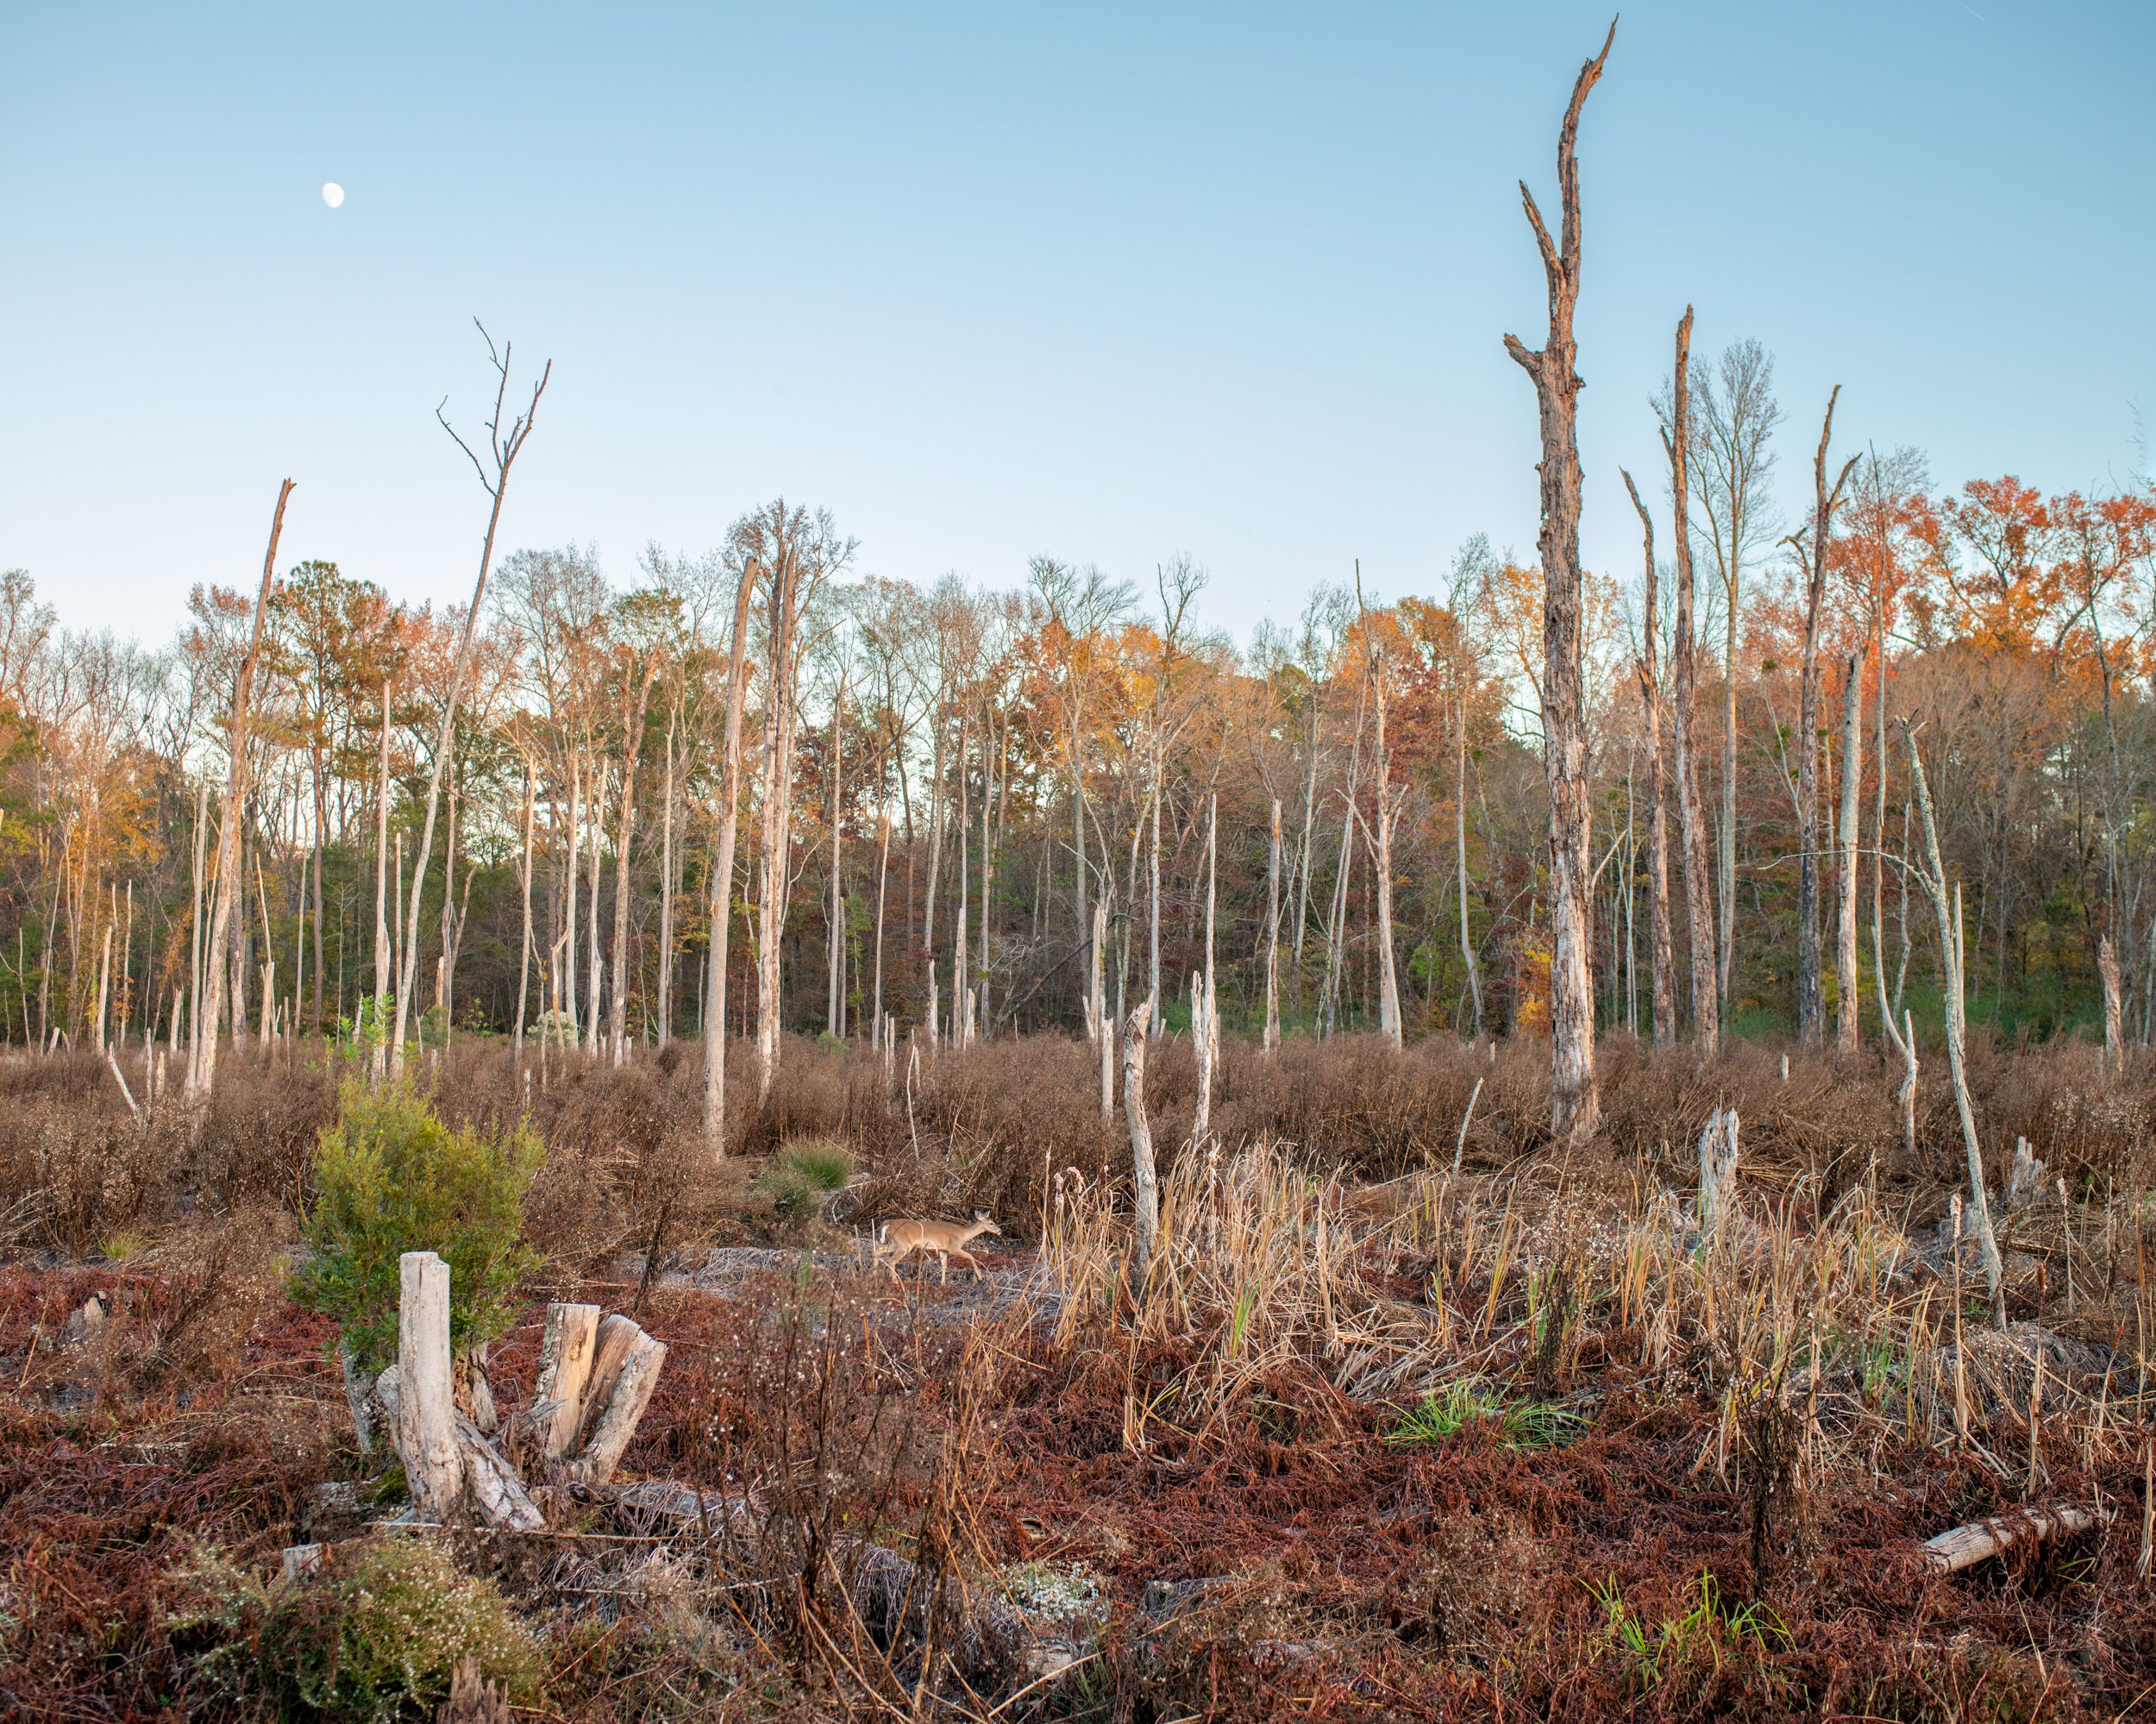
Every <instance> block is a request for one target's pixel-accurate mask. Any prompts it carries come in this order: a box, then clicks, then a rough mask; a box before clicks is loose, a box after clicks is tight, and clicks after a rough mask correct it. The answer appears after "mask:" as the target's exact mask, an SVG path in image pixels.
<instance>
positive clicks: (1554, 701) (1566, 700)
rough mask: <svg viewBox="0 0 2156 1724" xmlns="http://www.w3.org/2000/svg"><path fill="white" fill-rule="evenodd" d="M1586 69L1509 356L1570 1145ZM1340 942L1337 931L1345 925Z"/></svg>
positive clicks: (1577, 902) (1575, 1020)
mask: <svg viewBox="0 0 2156 1724" xmlns="http://www.w3.org/2000/svg"><path fill="white" fill-rule="evenodd" d="M1616 34H1617V26H1616V25H1615V24H1614V22H1613V23H1612V24H1611V25H1610V27H1609V37H1608V39H1605V41H1603V43H1602V48H1601V53H1598V54H1596V55H1595V58H1594V59H1592V60H1589V61H1588V62H1587V64H1586V65H1585V66H1582V67H1581V68H1580V74H1579V77H1578V78H1577V79H1576V80H1575V81H1574V83H1573V85H1572V99H1571V101H1570V103H1569V104H1568V105H1567V106H1566V108H1565V110H1564V127H1563V129H1561V130H1560V131H1559V133H1558V135H1557V187H1558V196H1559V199H1560V203H1561V210H1560V216H1561V224H1560V227H1559V229H1558V233H1559V237H1558V238H1557V239H1556V240H1554V241H1553V240H1552V239H1551V235H1550V230H1549V229H1548V228H1547V227H1546V226H1545V225H1544V223H1543V220H1542V212H1541V211H1540V210H1538V209H1537V208H1536V207H1535V201H1534V197H1533V196H1532V194H1531V193H1530V192H1529V191H1528V190H1527V187H1526V182H1525V181H1522V182H1521V184H1520V201H1521V203H1522V204H1523V205H1524V206H1525V207H1526V215H1527V221H1528V223H1529V225H1530V226H1532V228H1533V229H1534V235H1535V243H1536V245H1537V247H1538V248H1539V249H1540V251H1541V254H1542V267H1543V273H1544V275H1545V278H1546V279H1547V282H1548V286H1549V291H1550V332H1549V338H1548V339H1547V340H1546V341H1545V342H1544V343H1543V346H1542V348H1541V349H1540V350H1539V352H1538V351H1532V350H1531V349H1529V348H1527V347H1526V345H1525V344H1523V343H1522V342H1520V340H1519V339H1518V337H1516V336H1514V335H1507V336H1506V337H1505V348H1506V351H1507V353H1509V354H1511V355H1512V357H1513V359H1514V361H1516V362H1517V363H1518V364H1519V366H1520V368H1521V369H1522V370H1524V371H1525V372H1526V373H1527V374H1528V376H1529V377H1530V378H1531V379H1532V380H1533V383H1534V388H1535V401H1536V406H1537V410H1538V412H1539V417H1540V430H1541V442H1542V461H1541V466H1540V477H1541V502H1542V531H1541V536H1540V539H1539V545H1540V549H1541V552H1542V570H1543V597H1542V656H1543V666H1544V669H1543V686H1542V737H1543V767H1544V771H1545V776H1546V778H1547V780H1548V782H1549V789H1550V887H1549V905H1550V912H1549V913H1550V1130H1551V1135H1552V1136H1553V1137H1556V1138H1558V1139H1560V1140H1561V1141H1563V1142H1566V1143H1579V1142H1583V1141H1584V1140H1585V1139H1586V1138H1590V1137H1592V1136H1593V1135H1594V1133H1595V1128H1596V1126H1597V1125H1599V1124H1600V1123H1601V1105H1600V1102H1599V1100H1598V1099H1597V1096H1596V1094H1595V988H1594V980H1593V977H1592V975H1590V973H1589V928H1588V914H1589V896H1590V894H1591V893H1592V892H1593V890H1594V887H1593V877H1594V871H1593V864H1592V862H1591V860H1590V859H1589V855H1588V828H1589V820H1590V818H1591V816H1592V812H1593V811H1592V805H1591V803H1590V801H1589V793H1588V734H1587V692H1586V684H1585V680H1584V671H1583V653H1582V650H1581V646H1580V641H1581V629H1582V621H1581V613H1582V593H1583V586H1582V571H1581V567H1580V448H1579V438H1578V435H1577V416H1578V396H1579V388H1580V378H1579V373H1578V370H1577V368H1576V367H1577V360H1578V348H1577V346H1576V343H1575V342H1574V341H1573V336H1572V325H1573V313H1574V310H1575V309H1576V306H1577V305H1578V303H1579V294H1580V187H1579V167H1578V163H1577V161H1576V157H1575V154H1574V150H1575V145H1576V141H1577V140H1578V136H1579V126H1580V110H1581V108H1582V107H1583V105H1584V104H1585V103H1586V101H1587V94H1588V91H1590V90H1592V89H1593V88H1594V87H1595V80H1596V79H1597V78H1601V75H1602V65H1603V62H1604V61H1605V60H1608V58H1609V47H1610V41H1613V40H1614V38H1615V36H1616ZM1335 931H1336V937H1337V933H1338V924H1337V923H1336V925H1335Z"/></svg>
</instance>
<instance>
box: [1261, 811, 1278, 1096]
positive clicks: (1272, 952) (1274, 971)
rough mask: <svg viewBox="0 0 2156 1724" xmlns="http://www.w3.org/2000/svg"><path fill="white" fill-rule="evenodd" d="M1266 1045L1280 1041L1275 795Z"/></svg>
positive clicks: (1268, 870) (1268, 886)
mask: <svg viewBox="0 0 2156 1724" xmlns="http://www.w3.org/2000/svg"><path fill="white" fill-rule="evenodd" d="M1263 1044H1264V1048H1265V1050H1266V1052H1268V1053H1270V1052H1271V1051H1272V1050H1274V1049H1275V1048H1277V1047H1278V1046H1279V1045H1280V798H1278V797H1277V796H1275V798H1273V825H1272V840H1271V844H1270V847H1269V849H1267V851H1266V853H1265V1031H1264V1043H1263Z"/></svg>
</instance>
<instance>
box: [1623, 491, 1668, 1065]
mask: <svg viewBox="0 0 2156 1724" xmlns="http://www.w3.org/2000/svg"><path fill="white" fill-rule="evenodd" d="M1618 471H1619V472H1620V473H1623V474H1624V480H1625V489H1626V491H1627V492H1630V493H1631V496H1632V506H1633V508H1634V509H1636V510H1637V511H1639V536H1640V539H1641V542H1642V543H1643V545H1644V547H1645V554H1646V561H1647V574H1646V586H1645V602H1644V604H1643V605H1642V606H1641V616H1640V623H1639V666H1638V669H1639V705H1640V709H1641V716H1642V718H1644V719H1645V725H1646V732H1647V802H1648V815H1647V832H1648V837H1647V954H1648V956H1647V980H1648V987H1649V991H1650V992H1651V994H1652V996H1653V1000H1652V1017H1653V1021H1654V1044H1655V1046H1657V1047H1658V1048H1666V1047H1668V1046H1669V1045H1670V1043H1672V1042H1674V1041H1675V1040H1676V1039H1677V990H1676V987H1675V986H1674V977H1673V975H1672V971H1673V970H1674V969H1675V959H1674V957H1673V956H1672V952H1671V943H1670V809H1669V796H1668V791H1667V787H1665V786H1664V783H1663V781H1662V678H1661V673H1660V668H1659V667H1658V664H1657V662H1656V658H1657V652H1656V649H1657V641H1656V636H1658V634H1659V633H1660V632H1661V628H1662V609H1661V586H1660V582H1659V581H1658V579H1657V576H1656V573H1655V566H1654V517H1653V516H1651V515H1650V514H1649V513H1648V512H1647V505H1646V504H1645V502H1644V501H1642V500H1641V498H1640V496H1639V486H1636V485H1634V484H1633V482H1632V475H1631V473H1626V472H1625V470H1624V469H1623V468H1622V467H1620V468H1619V469H1618Z"/></svg>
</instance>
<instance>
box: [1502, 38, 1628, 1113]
mask: <svg viewBox="0 0 2156 1724" xmlns="http://www.w3.org/2000/svg"><path fill="white" fill-rule="evenodd" d="M1616 36H1617V26H1616V23H1615V22H1614V21H1613V22H1611V24H1610V27H1609V34H1608V36H1607V37H1605V38H1604V40H1603V42H1602V47H1601V53H1598V54H1596V55H1595V58H1594V59H1592V60H1589V61H1588V62H1587V64H1586V65H1585V66H1582V67H1581V68H1580V74H1579V77H1578V78H1576V79H1575V80H1574V81H1573V85H1572V99H1571V101H1570V103H1568V104H1567V105H1566V107H1565V110H1564V126H1563V128H1562V129H1560V130H1559V132H1558V134H1557V191H1558V197H1559V199H1560V203H1561V209H1562V217H1561V222H1562V224H1561V227H1560V229H1559V232H1560V235H1561V237H1560V238H1559V239H1558V240H1557V241H1552V240H1551V237H1550V230H1549V229H1548V227H1546V226H1545V224H1544V223H1543V220H1542V212H1541V210H1539V209H1537V208H1536V207H1535V200H1534V194H1533V193H1532V191H1528V190H1527V185H1526V181H1525V180H1522V181H1521V182H1520V203H1521V204H1522V205H1523V206H1524V207H1525V209H1526V214H1527V223H1528V225H1529V226H1530V227H1532V229H1534V235H1535V244H1536V245H1537V247H1538V248H1539V249H1540V251H1541V254H1542V270H1543V274H1544V276H1545V279H1547V281H1548V284H1549V290H1550V333H1549V338H1548V340H1547V341H1546V342H1544V344H1543V347H1542V348H1541V350H1540V351H1539V352H1535V351H1532V350H1530V349H1529V348H1527V347H1526V346H1525V345H1524V344H1523V343H1522V342H1520V339H1519V337H1518V336H1516V335H1507V336H1506V337H1505V350H1506V352H1507V353H1509V354H1511V355H1512V356H1513V359H1514V362H1515V363H1516V364H1518V365H1519V367H1520V369H1521V370H1523V371H1525V372H1526V373H1527V375H1528V377H1529V378H1530V379H1532V380H1533V383H1534V386H1535V402H1536V405H1537V407H1538V409H1539V415H1540V420H1541V436H1542V467H1541V492H1542V498H1541V501H1542V531H1541V535H1540V537H1539V541H1538V542H1539V547H1540V549H1541V553H1542V570H1543V599H1542V652H1543V679H1542V686H1543V698H1542V733H1543V734H1542V749H1543V771H1544V775H1545V778H1546V779H1547V780H1548V782H1549V788H1550V933H1551V955H1550V1127H1551V1132H1554V1133H1555V1134H1556V1135H1557V1137H1558V1138H1561V1139H1564V1140H1565V1141H1568V1142H1576V1141H1578V1140H1580V1139H1581V1138H1585V1137H1587V1136H1589V1134H1591V1133H1592V1132H1594V1130H1595V1126H1596V1125H1597V1124H1598V1123H1600V1119H1601V1104H1600V1101H1599V1100H1598V1098H1597V1096H1596V1094H1595V992H1594V981H1593V977H1592V976H1591V975H1590V974H1589V968H1588V943H1589V931H1588V925H1587V915H1588V900H1589V894H1590V893H1592V891H1593V863H1592V861H1591V859H1590V858H1589V855H1588V823H1589V812H1590V811H1589V803H1588V787H1587V700H1586V682H1585V676H1584V672H1583V665H1582V662H1581V658H1582V655H1581V622H1580V611H1581V599H1582V591H1581V588H1582V582H1581V572H1580V449H1579V436H1578V414H1579V391H1580V376H1579V373H1578V370H1577V368H1576V367H1577V360H1578V356H1579V348H1578V345H1577V343H1576V342H1575V341H1574V340H1573V336H1572V319H1573V314H1574V312H1575V311H1576V309H1577V307H1578V304H1579V297H1580V185H1579V165H1578V161H1577V159H1576V148H1577V145H1578V141H1579V128H1580V110H1581V108H1582V107H1583V105H1584V104H1585V103H1586V101H1587V95H1588V91H1590V90H1592V89H1593V88H1594V87H1595V82H1596V80H1598V79H1599V78H1601V75H1602V66H1603V63H1604V62H1605V61H1607V60H1608V58H1609V49H1610V44H1611V43H1612V42H1613V41H1615V40H1616Z"/></svg>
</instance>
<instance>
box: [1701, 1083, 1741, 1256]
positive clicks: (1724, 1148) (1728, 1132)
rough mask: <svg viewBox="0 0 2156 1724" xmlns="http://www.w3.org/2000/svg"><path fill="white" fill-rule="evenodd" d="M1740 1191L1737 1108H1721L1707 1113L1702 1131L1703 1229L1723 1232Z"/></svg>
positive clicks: (1709, 1231)
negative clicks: (1728, 1214)
mask: <svg viewBox="0 0 2156 1724" xmlns="http://www.w3.org/2000/svg"><path fill="white" fill-rule="evenodd" d="M1736 1194H1737V1110H1736V1109H1735V1108H1733V1107H1717V1108H1716V1109H1715V1110H1714V1112H1713V1113H1710V1114H1708V1116H1707V1128H1706V1129H1705V1130H1704V1131H1702V1132H1701V1133H1700V1134H1699V1226H1700V1232H1702V1233H1706V1234H1709V1235H1712V1234H1714V1233H1718V1232H1720V1231H1721V1225H1722V1218H1723V1217H1724V1216H1725V1215H1726V1214H1727V1213H1729V1207H1730V1204H1731V1201H1732V1200H1733V1199H1734V1198H1735V1196H1736Z"/></svg>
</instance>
